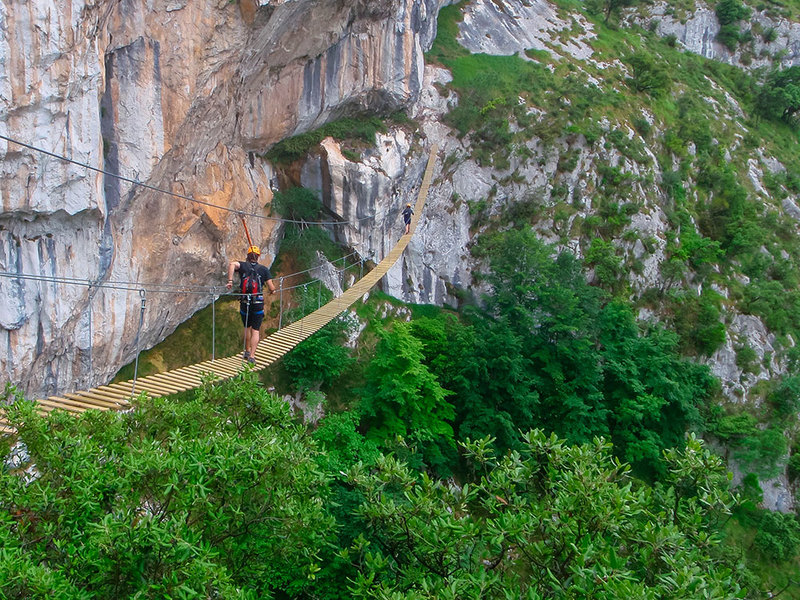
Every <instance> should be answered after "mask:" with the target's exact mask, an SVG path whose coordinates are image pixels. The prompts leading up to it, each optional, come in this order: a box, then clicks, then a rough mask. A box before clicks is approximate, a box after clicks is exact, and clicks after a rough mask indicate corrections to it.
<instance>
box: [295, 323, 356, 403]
mask: <svg viewBox="0 0 800 600" xmlns="http://www.w3.org/2000/svg"><path fill="white" fill-rule="evenodd" d="M352 327H353V324H352V323H351V322H350V321H348V320H347V319H344V318H340V319H335V320H333V321H331V322H330V323H328V324H327V325H326V326H325V327H323V328H322V329H320V330H319V331H318V332H317V333H315V334H314V335H312V336H311V337H310V338H308V339H306V340H304V341H303V342H301V343H300V344H298V345H297V346H296V347H295V348H294V349H293V350H292V351H291V352H289V353H288V354H287V355H286V356H285V357H284V359H283V367H284V369H286V372H287V373H288V374H289V377H290V378H291V379H292V384H293V385H294V387H295V388H296V389H298V390H299V389H312V388H315V387H319V386H327V385H330V383H331V382H333V381H334V380H335V379H336V378H337V377H339V375H341V374H342V372H343V371H344V370H345V369H346V368H347V367H348V366H350V365H351V364H352V363H353V362H354V359H353V358H352V357H351V356H350V351H349V349H348V348H346V347H345V346H343V343H344V341H345V339H346V336H347V333H348V332H349V331H351V330H352Z"/></svg>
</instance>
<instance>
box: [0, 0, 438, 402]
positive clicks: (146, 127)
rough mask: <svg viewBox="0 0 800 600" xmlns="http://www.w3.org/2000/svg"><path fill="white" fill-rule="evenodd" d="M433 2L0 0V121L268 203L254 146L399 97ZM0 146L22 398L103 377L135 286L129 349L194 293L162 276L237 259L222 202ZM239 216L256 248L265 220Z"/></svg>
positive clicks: (0, 320) (5, 343)
mask: <svg viewBox="0 0 800 600" xmlns="http://www.w3.org/2000/svg"><path fill="white" fill-rule="evenodd" d="M437 10H438V4H437V2H436V1H435V0H391V1H387V2H384V3H380V6H379V7H378V5H377V4H375V3H370V2H366V1H365V0H351V1H347V0H284V1H283V2H280V1H272V2H266V1H265V0H260V1H255V0H240V1H239V2H235V3H231V2H229V1H228V0H219V1H217V2H188V1H186V0H148V1H145V0H119V1H112V0H97V1H92V0H70V1H67V0H55V1H54V0H30V1H29V2H25V3H19V2H13V1H12V0H2V1H0V21H2V23H0V133H2V134H3V135H6V136H8V137H11V138H13V139H18V140H21V141H24V142H26V143H29V144H32V145H34V146H37V147H42V148H45V149H47V150H49V151H51V152H54V153H57V154H63V155H66V156H68V157H70V158H72V159H73V160H75V161H78V162H80V163H84V164H87V165H90V166H91V167H94V168H96V169H104V170H107V171H109V172H112V173H118V174H120V175H123V176H124V177H126V178H128V179H130V180H134V181H139V182H144V183H147V184H148V185H152V186H155V187H158V188H161V189H166V190H169V191H171V192H174V193H176V194H180V195H183V196H188V197H193V198H196V199H198V200H202V201H205V202H209V203H212V204H215V205H220V206H223V207H227V208H230V209H232V210H235V211H246V212H253V213H259V214H265V215H266V214H268V213H269V207H268V205H269V202H270V200H271V197H272V192H271V185H270V183H271V181H272V179H273V178H274V173H273V171H272V168H271V167H270V166H269V165H268V164H267V163H265V162H263V161H262V160H261V159H260V158H258V156H257V154H256V153H260V152H263V151H264V150H266V149H267V148H268V147H269V146H270V145H272V144H273V143H275V142H277V141H278V140H280V139H282V138H283V137H286V136H287V135H291V134H294V133H298V132H302V131H304V130H307V129H309V128H311V127H314V126H316V125H319V124H321V123H323V122H324V121H325V120H327V119H330V118H331V117H332V116H338V115H342V114H346V113H348V112H349V111H353V110H355V109H368V110H371V111H380V110H396V109H398V108H401V107H403V106H404V105H406V104H408V103H410V102H412V101H413V100H415V99H416V98H417V96H418V95H419V93H420V89H421V83H422V73H423V62H422V52H423V49H424V48H426V47H427V45H429V44H430V42H431V40H432V39H433V37H434V35H435V14H436V11H437ZM0 159H2V162H0V202H1V203H2V212H1V213H0V271H2V272H5V273H20V274H23V275H24V276H30V277H31V278H23V277H20V278H6V277H3V278H0V346H2V348H3V352H0V373H1V374H2V375H0V377H2V379H3V380H5V381H10V382H12V383H15V384H17V385H18V386H19V387H20V388H21V390H22V391H23V392H25V393H26V394H28V395H30V396H37V395H42V394H52V393H58V392H63V391H67V390H69V389H71V388H77V387H83V386H87V385H91V384H96V383H100V382H103V381H104V380H107V378H108V377H109V376H110V375H111V374H113V373H114V372H116V370H117V369H118V368H119V367H120V366H121V365H122V364H125V363H126V362H128V361H130V360H131V359H132V358H133V356H134V354H135V351H136V337H137V335H136V334H137V331H139V319H140V306H141V300H142V297H141V294H140V292H139V288H140V287H144V288H146V289H147V290H148V291H146V292H145V294H144V296H145V300H146V308H145V311H144V319H143V326H142V328H141V336H140V340H139V344H140V346H141V347H147V346H149V345H152V344H153V343H155V342H157V341H159V340H160V339H162V338H163V337H164V336H165V335H166V334H168V333H169V332H171V331H172V330H173V329H174V328H175V327H176V326H177V325H178V324H179V323H180V322H182V321H183V320H184V319H186V318H187V317H188V316H189V315H191V314H192V313H193V312H194V311H195V310H197V309H198V308H200V307H201V306H203V305H205V304H207V303H208V302H209V301H210V299H211V294H209V293H203V294H189V293H181V294H176V293H174V292H171V291H169V290H168V289H167V287H168V286H165V285H164V284H175V283H179V284H181V285H187V286H191V285H194V286H209V285H217V284H222V283H224V282H223V278H224V275H223V273H224V268H225V264H226V263H227V261H228V260H231V259H236V258H241V257H240V256H239V253H240V251H241V249H242V248H243V247H244V244H245V242H244V238H243V234H242V232H241V231H240V228H239V226H238V218H237V217H236V214H235V213H232V212H228V211H224V210H221V209H218V208H213V207H208V206H202V205H199V204H195V203H191V202H188V201H186V200H182V199H180V198H177V197H173V196H168V195H165V194H161V193H158V192H155V191H152V190H148V189H143V188H142V187H139V186H135V185H133V184H131V183H129V182H125V181H121V180H119V179H117V178H114V177H108V176H103V175H102V174H99V173H97V172H94V171H91V170H88V169H86V168H84V167H82V166H78V165H75V164H69V163H64V162H61V161H59V160H57V159H55V158H52V157H47V156H44V155H41V154H37V153H35V152H32V151H30V150H26V149H23V148H20V147H19V146H16V145H14V144H11V143H6V142H5V141H3V142H2V144H0ZM265 207H266V208H265ZM249 226H250V229H251V234H252V235H253V237H254V238H255V240H257V241H258V242H259V243H260V244H262V245H263V246H264V247H265V248H266V252H265V255H266V256H265V258H266V259H267V260H271V259H272V258H273V257H274V252H275V246H276V244H277V242H278V238H279V233H280V231H279V225H278V223H277V222H276V221H274V220H260V219H254V218H251V219H250V220H249ZM36 278H44V279H45V280H42V279H36ZM51 278H62V279H61V281H60V282H56V281H53V280H52V279H51ZM64 278H68V279H69V278H71V279H75V280H78V281H80V282H89V281H91V282H96V283H98V282H99V283H103V284H105V285H113V286H114V287H98V286H97V285H93V286H91V287H89V286H80V285H74V283H75V282H72V281H67V280H65V279H64ZM122 282H132V283H133V284H132V285H129V284H127V283H122ZM118 288H129V289H118ZM156 288H161V289H162V290H163V291H156Z"/></svg>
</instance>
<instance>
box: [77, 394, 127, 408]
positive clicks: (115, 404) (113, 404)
mask: <svg viewBox="0 0 800 600" xmlns="http://www.w3.org/2000/svg"><path fill="white" fill-rule="evenodd" d="M79 394H80V396H81V397H84V398H91V399H92V400H96V401H99V402H105V403H106V404H108V405H109V408H114V409H119V408H125V407H126V406H127V405H128V402H127V401H125V400H110V399H108V398H106V397H105V396H101V395H100V394H99V393H98V392H97V391H96V390H87V391H85V392H79ZM64 395H65V396H67V397H69V394H64Z"/></svg>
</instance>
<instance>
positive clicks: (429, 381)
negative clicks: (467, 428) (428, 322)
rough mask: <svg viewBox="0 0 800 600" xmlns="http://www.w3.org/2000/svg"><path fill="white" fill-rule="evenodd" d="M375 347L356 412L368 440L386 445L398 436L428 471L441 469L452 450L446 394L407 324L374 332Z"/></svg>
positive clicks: (399, 324) (450, 409)
mask: <svg viewBox="0 0 800 600" xmlns="http://www.w3.org/2000/svg"><path fill="white" fill-rule="evenodd" d="M378 335H379V337H380V342H379V343H378V346H377V348H376V349H375V356H374V358H373V359H372V361H371V362H370V363H369V366H368V368H367V372H366V385H365V387H364V390H363V392H362V394H361V401H360V403H359V411H360V413H361V415H362V418H363V422H364V424H365V425H366V427H367V437H368V439H372V440H376V441H378V442H385V441H388V440H392V439H393V438H395V437H397V436H400V437H402V438H408V439H409V440H410V442H411V443H412V444H419V446H420V450H421V452H422V455H423V458H424V460H425V461H426V462H427V464H429V465H430V466H432V467H441V466H443V465H444V464H445V457H444V454H443V451H444V452H447V448H448V447H452V444H453V428H452V426H451V425H450V423H449V421H450V420H452V418H453V416H454V414H455V413H454V410H453V406H452V405H451V404H450V403H449V402H448V401H447V396H448V395H450V392H448V391H447V390H445V389H444V388H442V386H441V385H440V384H439V382H438V380H437V378H436V376H435V375H434V374H433V373H432V372H431V371H430V370H429V369H428V367H426V366H425V365H424V364H423V354H422V344H421V342H420V341H419V340H417V339H416V338H415V337H414V336H413V335H412V334H411V327H410V325H408V324H407V323H402V322H397V323H395V324H394V327H393V328H392V329H390V330H382V331H379V332H378Z"/></svg>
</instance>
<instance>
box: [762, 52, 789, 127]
mask: <svg viewBox="0 0 800 600" xmlns="http://www.w3.org/2000/svg"><path fill="white" fill-rule="evenodd" d="M756 108H757V110H758V111H759V112H760V113H761V114H762V115H764V116H765V117H767V118H770V119H782V120H783V121H786V122H789V123H793V122H794V120H795V114H796V113H797V111H798V110H800V66H792V67H789V68H788V69H784V70H782V71H774V72H773V73H771V74H770V75H769V77H767V80H766V81H765V82H764V85H763V86H762V88H761V91H760V92H759V94H758V98H757V100H756Z"/></svg>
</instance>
